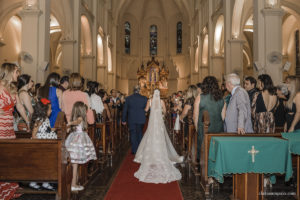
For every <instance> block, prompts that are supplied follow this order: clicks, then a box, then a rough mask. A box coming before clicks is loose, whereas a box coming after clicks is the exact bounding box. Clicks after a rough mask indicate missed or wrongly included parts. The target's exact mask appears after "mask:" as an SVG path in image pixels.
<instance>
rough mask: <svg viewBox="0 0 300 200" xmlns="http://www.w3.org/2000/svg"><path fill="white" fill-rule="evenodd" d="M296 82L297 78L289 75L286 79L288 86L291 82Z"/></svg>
mask: <svg viewBox="0 0 300 200" xmlns="http://www.w3.org/2000/svg"><path fill="white" fill-rule="evenodd" d="M294 80H296V76H293V75H289V76H287V77H286V78H285V83H286V84H290V83H291V81H294Z"/></svg>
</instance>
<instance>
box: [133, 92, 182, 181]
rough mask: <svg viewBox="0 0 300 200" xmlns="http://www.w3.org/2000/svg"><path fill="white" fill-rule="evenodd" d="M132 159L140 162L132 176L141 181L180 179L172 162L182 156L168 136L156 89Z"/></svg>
mask: <svg viewBox="0 0 300 200" xmlns="http://www.w3.org/2000/svg"><path fill="white" fill-rule="evenodd" d="M134 161H135V162H137V163H141V166H140V168H139V170H138V171H137V172H135V174H134V176H135V177H136V178H138V179H139V180H140V181H142V182H146V183H168V182H172V181H176V180H180V179H181V173H180V172H179V170H178V169H177V168H176V167H175V166H174V164H175V163H181V162H182V161H183V156H179V155H178V154H177V153H176V150H175V149H174V147H173V145H172V142H171V140H170V138H169V136H168V132H167V129H166V126H165V124H164V120H163V116H162V108H161V103H160V94H159V91H158V90H155V92H154V96H153V99H152V105H151V112H150V118H149V122H148V128H147V131H146V133H145V135H144V137H143V139H142V141H141V143H140V145H139V148H138V151H137V153H136V156H135V159H134Z"/></svg>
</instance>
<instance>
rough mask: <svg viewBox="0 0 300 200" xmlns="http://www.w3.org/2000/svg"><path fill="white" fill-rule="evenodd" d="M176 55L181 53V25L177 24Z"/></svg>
mask: <svg viewBox="0 0 300 200" xmlns="http://www.w3.org/2000/svg"><path fill="white" fill-rule="evenodd" d="M176 52H177V53H181V52H182V23H181V22H178V23H177V51H176Z"/></svg>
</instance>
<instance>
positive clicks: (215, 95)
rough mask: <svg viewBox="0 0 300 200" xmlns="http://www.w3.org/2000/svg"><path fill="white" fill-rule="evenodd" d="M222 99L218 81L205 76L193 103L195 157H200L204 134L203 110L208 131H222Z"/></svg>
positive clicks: (212, 77)
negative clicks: (195, 136) (195, 142)
mask: <svg viewBox="0 0 300 200" xmlns="http://www.w3.org/2000/svg"><path fill="white" fill-rule="evenodd" d="M223 108H224V100H223V94H222V91H221V90H220V88H219V84H218V81H217V79H216V77H214V76H207V77H205V78H204V80H203V82H202V94H201V95H198V96H197V98H196V99H195V103H194V116H193V120H194V124H195V127H196V130H197V132H198V141H197V143H198V145H197V157H198V159H199V158H200V150H201V145H202V141H203V136H204V133H203V132H204V130H203V128H204V125H203V122H202V117H203V112H204V111H208V114H209V119H210V120H209V121H210V124H209V127H208V132H210V133H219V132H223V130H224V128H223V120H222V110H223Z"/></svg>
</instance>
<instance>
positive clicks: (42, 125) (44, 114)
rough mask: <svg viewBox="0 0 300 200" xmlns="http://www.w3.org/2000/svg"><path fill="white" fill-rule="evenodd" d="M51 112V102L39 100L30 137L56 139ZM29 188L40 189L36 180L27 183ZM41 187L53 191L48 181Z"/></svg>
mask: <svg viewBox="0 0 300 200" xmlns="http://www.w3.org/2000/svg"><path fill="white" fill-rule="evenodd" d="M50 114H51V104H50V101H49V100H48V99H41V100H39V101H38V102H37V103H36V105H35V106H34V113H33V115H32V120H31V130H32V139H57V135H56V133H55V132H54V131H53V130H51V126H50V120H49V118H48V117H49V116H50ZM29 186H30V187H31V188H34V189H36V190H39V189H41V186H40V185H39V184H37V183H36V182H31V183H30V184H29ZM42 187H43V188H45V189H47V190H52V191H54V190H55V189H54V187H53V186H52V185H51V184H49V183H48V182H44V183H43V184H42Z"/></svg>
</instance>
